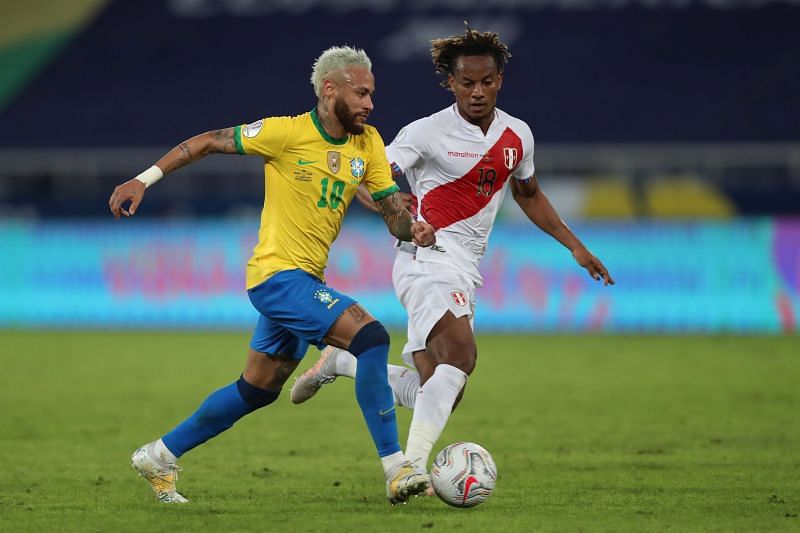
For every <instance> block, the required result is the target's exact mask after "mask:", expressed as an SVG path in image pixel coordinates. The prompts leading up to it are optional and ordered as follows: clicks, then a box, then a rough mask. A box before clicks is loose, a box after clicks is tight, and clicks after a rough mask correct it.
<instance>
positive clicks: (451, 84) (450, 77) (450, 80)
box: [447, 74, 456, 93]
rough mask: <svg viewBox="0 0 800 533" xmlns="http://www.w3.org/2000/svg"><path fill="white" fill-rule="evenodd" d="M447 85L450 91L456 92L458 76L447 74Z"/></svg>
mask: <svg viewBox="0 0 800 533" xmlns="http://www.w3.org/2000/svg"><path fill="white" fill-rule="evenodd" d="M447 86H448V87H449V88H450V92H453V93H454V92H456V78H455V76H453V75H452V74H448V75H447Z"/></svg>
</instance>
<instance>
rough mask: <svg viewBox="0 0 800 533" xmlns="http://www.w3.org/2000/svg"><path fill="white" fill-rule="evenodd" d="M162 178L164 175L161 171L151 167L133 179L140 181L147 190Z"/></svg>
mask: <svg viewBox="0 0 800 533" xmlns="http://www.w3.org/2000/svg"><path fill="white" fill-rule="evenodd" d="M163 177H164V173H163V172H162V171H161V169H160V168H158V167H157V166H155V165H153V166H152V167H150V168H148V169H147V170H145V171H144V172H142V173H141V174H139V175H138V176H136V177H135V178H133V179H136V180H139V181H141V182H142V183H144V186H145V188H147V187H150V186H151V185H152V184H154V183H155V182H157V181H158V180H160V179H161V178H163Z"/></svg>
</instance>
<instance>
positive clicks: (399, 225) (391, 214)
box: [377, 192, 436, 246]
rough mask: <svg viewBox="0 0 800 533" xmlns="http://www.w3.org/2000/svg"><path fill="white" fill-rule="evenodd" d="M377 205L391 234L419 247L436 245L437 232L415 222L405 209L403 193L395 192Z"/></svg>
mask: <svg viewBox="0 0 800 533" xmlns="http://www.w3.org/2000/svg"><path fill="white" fill-rule="evenodd" d="M377 204H378V209H380V213H381V215H382V216H383V221H384V222H386V227H387V228H389V232H390V233H391V234H392V235H394V236H395V237H397V238H398V239H400V240H401V241H413V242H414V244H416V245H417V246H431V245H433V244H434V243H436V235H435V234H434V232H435V231H436V230H435V229H434V228H433V226H431V225H430V224H428V223H427V222H415V221H414V218H413V217H412V216H411V213H409V212H408V209H406V207H405V204H404V202H403V196H402V193H400V192H394V193H392V194H390V195H389V196H387V197H386V198H383V199H381V200H378V202H377Z"/></svg>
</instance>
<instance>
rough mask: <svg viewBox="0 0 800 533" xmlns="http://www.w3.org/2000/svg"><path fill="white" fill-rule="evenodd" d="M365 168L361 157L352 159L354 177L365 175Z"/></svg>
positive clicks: (351, 170)
mask: <svg viewBox="0 0 800 533" xmlns="http://www.w3.org/2000/svg"><path fill="white" fill-rule="evenodd" d="M364 169H365V167H364V160H363V159H361V158H360V157H354V158H353V159H351V160H350V174H352V175H353V177H354V178H360V177H361V176H363V175H364Z"/></svg>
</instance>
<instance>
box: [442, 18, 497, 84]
mask: <svg viewBox="0 0 800 533" xmlns="http://www.w3.org/2000/svg"><path fill="white" fill-rule="evenodd" d="M464 25H465V26H466V30H465V31H464V35H454V36H452V37H446V38H444V39H434V40H432V41H431V58H432V59H433V64H434V66H435V67H436V74H439V75H442V76H445V79H444V80H442V82H441V83H440V85H441V86H442V87H445V88H447V87H449V85H448V83H447V78H446V76H447V75H448V74H453V71H454V69H455V67H456V60H457V59H458V58H459V57H461V56H482V55H486V54H491V55H492V56H493V57H494V62H495V64H496V65H497V70H498V72H503V69H504V68H505V66H506V63H508V59H509V58H510V57H511V52H510V51H509V50H508V45H506V44H505V43H503V42H501V41H500V37H499V36H498V35H497V34H496V33H495V32H492V31H487V32H483V33H481V32H479V31H478V30H473V29H472V28H470V27H469V24H468V23H467V22H466V21H464Z"/></svg>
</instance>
